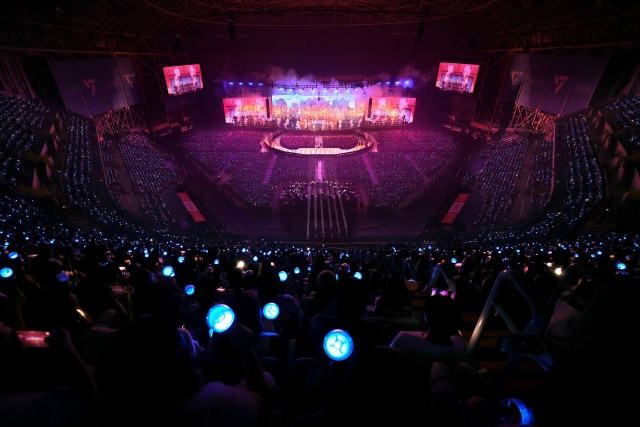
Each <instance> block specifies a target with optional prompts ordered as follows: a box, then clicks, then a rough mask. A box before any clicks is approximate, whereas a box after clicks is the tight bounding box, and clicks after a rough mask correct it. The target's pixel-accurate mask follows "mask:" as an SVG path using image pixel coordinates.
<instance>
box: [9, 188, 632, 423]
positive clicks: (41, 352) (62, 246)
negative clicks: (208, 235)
mask: <svg viewBox="0 0 640 427" xmlns="http://www.w3.org/2000/svg"><path fill="white" fill-rule="evenodd" d="M5 198H6V200H5V201H6V203H3V204H2V205H1V207H0V209H1V210H2V211H3V218H5V221H4V222H3V228H2V232H1V241H0V242H1V243H0V244H2V245H3V248H4V251H3V253H2V255H1V256H0V264H1V265H0V267H1V268H2V275H1V277H0V322H1V324H0V334H2V337H3V339H2V340H0V343H1V344H0V358H2V361H3V362H4V363H3V366H6V367H9V366H10V367H11V369H6V370H5V371H4V372H3V381H2V382H0V402H2V404H0V410H1V411H2V414H1V415H2V425H6V426H17V425H25V424H26V425H40V426H48V425H87V426H92V425H112V424H113V423H114V422H118V423H119V424H123V425H138V424H139V423H141V422H154V423H160V424H162V425H185V424H186V425H203V426H204V425H229V426H236V425H248V426H252V425H275V426H309V425H319V424H320V423H322V424H326V423H329V422H331V423H332V424H337V425H345V426H347V425H352V423H354V422H358V421H359V420H360V421H363V420H364V422H366V424H367V425H380V426H382V425H388V423H389V422H391V421H393V422H403V423H404V422H407V423H421V424H424V425H438V426H439V425H442V426H445V425H446V426H451V425H454V426H497V425H500V424H524V419H523V417H524V416H525V415H524V414H525V412H520V411H525V410H529V411H533V414H535V422H536V424H537V425H545V426H546V425H553V426H555V425H558V426H561V425H566V424H567V423H569V424H570V423H571V422H579V423H581V424H582V423H585V422H605V420H607V421H608V422H615V423H620V422H623V421H630V419H628V418H627V417H630V416H632V415H633V414H634V412H633V405H632V400H633V393H630V392H626V391H624V390H625V389H626V388H625V387H623V386H624V384H628V383H629V381H637V380H638V379H640V378H639V376H640V369H638V367H637V364H636V363H635V360H636V359H637V357H638V356H640V353H639V351H638V348H637V346H634V345H631V346H629V345H627V344H626V343H625V341H630V342H631V344H632V343H633V342H635V339H636V338H637V336H638V332H637V327H638V322H639V321H640V317H639V316H638V311H637V310H635V308H636V307H637V305H638V303H640V300H639V298H640V291H639V289H638V286H637V281H638V279H639V278H640V263H639V262H640V253H639V251H638V249H637V248H638V245H639V243H640V238H639V237H638V236H627V235H619V234H615V233H609V234H606V235H587V234H584V235H578V236H576V237H573V238H571V239H566V240H557V239H550V240H548V241H544V242H543V241H538V242H536V243H515V244H510V245H498V244H491V243H488V242H487V243H476V244H475V245H455V244H451V242H448V243H444V242H443V243H442V244H438V243H437V242H436V243H433V244H432V245H431V246H428V247H427V246H426V245H422V246H418V245H411V244H396V245H392V244H385V245H379V244H376V245H363V244H360V245H351V246H349V245H345V246H327V247H325V246H322V245H313V247H304V246H303V247H299V246H290V245H284V244H277V243H269V244H267V243H264V242H262V243H259V244H257V243H256V242H236V243H235V244H224V243H209V242H206V241H190V240H188V239H186V240H185V239H184V238H182V239H173V238H169V237H167V238H156V239H153V238H149V237H148V236H146V237H145V236H140V237H135V238H134V237H127V236H126V235H121V234H114V235H107V234H104V233H102V232H100V231H98V229H81V228H73V227H67V226H65V225H62V223H59V222H57V220H56V219H53V218H50V217H48V214H49V212H48V211H44V210H43V211H39V210H38V208H37V207H36V203H35V202H34V201H32V200H26V199H24V200H20V199H19V198H18V199H13V198H12V197H9V195H7V196H5ZM14 200H15V201H14ZM18 205H20V206H21V210H20V215H15V211H14V212H13V213H14V214H13V215H7V214H8V213H9V212H10V210H8V209H7V206H18ZM27 206H28V207H29V209H25V208H27ZM436 267H437V268H438V269H439V270H438V271H445V274H447V275H448V277H449V278H450V279H449V280H451V281H452V282H451V283H452V284H449V285H447V284H444V283H440V282H439V281H438V280H435V281H433V280H431V275H432V272H433V271H435V270H434V269H435V268H436ZM505 269H507V270H509V271H511V272H512V274H514V275H516V277H518V279H516V280H517V281H518V282H519V283H521V284H522V286H523V289H527V298H529V299H535V300H537V301H539V303H536V304H534V307H539V308H536V309H535V310H539V312H536V313H535V314H536V315H537V316H540V317H541V318H543V319H544V328H542V329H541V330H540V332H541V333H540V335H539V336H537V335H530V336H526V337H522V336H521V335H515V336H514V337H515V338H517V339H518V340H519V342H524V343H526V344H520V345H524V347H523V349H519V350H518V349H517V348H519V347H516V348H511V349H507V350H503V351H512V352H513V351H515V352H518V351H519V352H524V353H525V354H530V356H531V357H532V358H534V359H535V360H538V359H540V360H541V362H540V363H541V366H548V364H551V367H550V368H547V370H544V369H541V370H539V371H538V372H539V376H538V377H536V378H537V381H538V383H537V384H538V386H537V387H536V388H535V389H534V390H529V392H528V393H525V394H520V395H517V396H513V395H510V391H509V388H506V387H505V388H498V389H496V388H495V387H494V386H493V385H492V384H493V383H492V381H489V380H488V379H486V378H487V376H488V375H491V374H492V373H491V372H488V371H487V366H489V367H490V366H492V365H491V363H489V364H487V365H483V359H482V358H476V357H475V356H473V355H467V354H465V348H466V346H467V345H468V343H469V341H468V335H464V334H462V335H461V333H460V330H468V331H469V333H470V330H471V329H473V324H471V325H469V324H465V321H464V319H463V316H462V314H463V313H464V314H465V316H466V317H469V316H471V317H473V315H474V314H475V315H476V316H478V315H480V313H481V311H482V308H483V307H484V305H485V303H486V302H487V299H488V298H491V297H490V294H491V290H492V286H494V284H496V278H497V277H498V274H499V272H500V271H503V270H505ZM496 285H497V284H496ZM525 285H526V286H525ZM452 286H454V287H452ZM443 290H446V291H447V292H442V291H443ZM504 298H508V297H507V295H505V296H504ZM507 301H508V299H505V302H504V304H505V305H504V306H503V311H502V312H501V313H502V314H504V313H507V311H508V310H512V314H514V313H520V312H521V310H522V307H519V308H518V306H517V305H516V306H515V307H513V308H509V306H508V304H507ZM268 303H276V304H277V305H278V307H279V310H280V312H279V314H278V315H277V317H276V318H274V319H268V318H267V317H265V316H266V314H265V313H266V311H265V310H263V309H264V307H265V306H266V305H267V304H268ZM219 304H224V305H226V306H228V307H230V308H231V309H232V310H233V312H234V313H235V320H234V323H233V324H232V326H231V328H230V329H228V330H227V331H226V332H221V333H219V332H215V331H211V328H212V327H217V325H218V323H216V321H214V320H217V321H221V320H222V319H223V318H217V317H216V318H215V319H212V317H211V316H213V315H212V314H210V313H209V310H210V309H211V308H212V307H214V306H216V305H219ZM547 310H550V311H547ZM567 313H569V314H570V316H571V318H572V319H574V321H575V323H574V324H572V323H571V322H569V323H567V321H566V318H564V317H563V316H565V315H566V314H567ZM578 319H579V320H581V321H580V322H578V321H577V320H578ZM465 325H466V326H465ZM572 325H575V326H572ZM335 329H340V330H343V331H346V332H347V333H348V334H349V335H350V337H351V338H352V340H353V354H352V355H351V356H349V357H348V359H347V360H346V361H344V362H339V361H332V360H331V359H329V355H330V354H334V355H335V350H334V349H332V348H331V347H328V349H329V350H326V348H327V347H326V346H325V345H324V341H325V336H326V335H327V333H328V332H330V331H332V330H335ZM25 330H31V331H42V332H44V333H46V334H47V335H46V338H44V340H42V339H40V340H38V339H36V338H35V337H33V336H31V338H30V339H29V338H25V337H26V335H25V333H24V332H23V331H25ZM465 334H466V332H465ZM558 334H560V335H558ZM623 337H624V338H626V339H622V338H623ZM529 341H531V343H529ZM501 342H502V341H501ZM508 342H510V343H513V342H514V341H508ZM533 343H536V346H537V347H536V346H533ZM503 345H504V344H503ZM511 345H516V344H511ZM31 346H39V347H40V348H30V347H31ZM527 346H528V347H527ZM603 346H604V347H603ZM342 348H344V347H341V349H342ZM533 348H536V349H537V350H533ZM331 351H334V353H331ZM487 351H488V350H487ZM495 351H496V352H497V350H495ZM543 356H544V357H547V359H544V358H543ZM478 357H479V356H478ZM545 360H546V361H545ZM492 363H493V364H495V362H492ZM603 364H604V365H603ZM589 366H590V367H591V369H587V370H586V371H585V368H587V367H589ZM594 366H596V367H597V366H601V367H602V369H593V367H594ZM605 367H606V369H605ZM529 369H530V368H529ZM527 372H528V373H529V375H531V371H527ZM493 374H495V372H493ZM416 384H420V385H419V386H417V385H416ZM381 393H387V397H385V400H384V404H381V405H378V406H377V407H375V408H372V407H371V402H373V401H375V399H376V398H378V399H379V398H380V396H381ZM361 399H363V400H361ZM505 399H507V400H508V399H520V400H516V401H517V402H518V403H519V407H520V408H521V409H520V410H518V411H516V412H513V411H511V409H513V408H507V407H505ZM514 402H515V401H514ZM614 402H615V403H617V404H620V405H621V406H618V407H616V408H617V409H616V411H613V412H612V411H611V410H610V408H611V405H614ZM336 417H338V418H336Z"/></svg>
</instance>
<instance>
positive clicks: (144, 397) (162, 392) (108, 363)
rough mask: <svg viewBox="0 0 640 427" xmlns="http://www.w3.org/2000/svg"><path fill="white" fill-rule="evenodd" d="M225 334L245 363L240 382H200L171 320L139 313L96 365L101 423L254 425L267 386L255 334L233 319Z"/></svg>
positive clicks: (260, 410)
mask: <svg viewBox="0 0 640 427" xmlns="http://www.w3.org/2000/svg"><path fill="white" fill-rule="evenodd" d="M228 336H229V339H230V341H231V343H232V345H233V346H234V348H236V349H237V351H238V352H239V353H240V357H241V361H242V364H243V366H244V367H245V372H246V377H245V380H246V381H245V382H244V385H243V387H239V386H227V385H224V384H222V383H220V382H210V383H203V382H202V381H201V380H200V379H199V378H198V376H197V375H196V372H195V371H194V369H193V366H192V362H191V355H190V352H189V348H188V347H187V346H186V342H185V341H184V339H183V335H182V334H180V333H179V332H178V330H177V328H176V327H175V326H173V325H172V324H171V323H170V322H169V321H167V320H164V319H161V318H158V317H156V316H142V317H139V318H137V319H136V320H135V321H134V322H133V323H131V324H130V325H128V326H126V327H125V328H123V329H122V330H121V331H119V332H118V334H117V336H116V337H115V338H114V339H113V340H111V341H110V342H109V344H108V345H107V348H106V349H105V352H104V354H103V356H102V358H101V360H100V363H99V364H98V366H97V370H96V378H97V381H98V385H99V387H100V390H101V392H102V393H103V394H104V397H105V401H104V412H103V413H102V414H101V417H100V419H99V421H100V424H103V425H113V423H118V424H120V425H131V426H139V425H141V423H143V424H148V423H152V424H159V425H189V426H206V425H212V424H215V425H222V426H224V425H227V426H239V425H245V426H255V425H257V424H258V423H259V421H260V418H261V416H262V415H263V413H262V408H264V405H265V398H266V399H269V397H270V390H269V387H268V385H267V383H266V380H265V376H264V372H263V371H262V368H261V366H260V363H259V361H258V359H257V357H256V354H255V351H254V350H253V347H252V343H253V334H252V333H251V331H249V330H248V329H247V328H245V327H244V326H242V325H241V324H240V323H236V324H234V325H233V326H232V327H231V329H230V330H229V332H228Z"/></svg>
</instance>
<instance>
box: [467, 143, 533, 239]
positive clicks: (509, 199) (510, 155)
mask: <svg viewBox="0 0 640 427" xmlns="http://www.w3.org/2000/svg"><path fill="white" fill-rule="evenodd" d="M526 150H527V140H526V139H525V138H523V137H520V136H518V135H515V134H505V135H503V136H502V137H500V138H498V139H497V140H496V141H492V142H490V143H489V144H488V145H487V147H486V148H484V149H483V150H482V152H481V153H480V157H481V158H483V159H486V160H487V161H486V163H485V166H484V168H483V170H482V171H480V172H469V171H467V172H465V175H464V181H465V183H467V184H468V185H470V186H474V187H476V188H477V189H478V190H479V191H481V192H482V193H483V195H484V199H483V201H482V205H481V206H480V209H479V210H478V213H477V214H476V217H475V220H474V222H473V225H474V226H476V227H478V228H479V229H481V230H493V229H496V228H498V227H499V226H500V225H502V224H504V223H505V222H506V221H507V219H508V215H509V210H510V208H511V205H512V204H513V201H514V199H515V197H516V196H517V194H515V190H516V183H517V182H518V176H519V175H520V168H521V167H522V162H523V161H524V155H525V152H526Z"/></svg>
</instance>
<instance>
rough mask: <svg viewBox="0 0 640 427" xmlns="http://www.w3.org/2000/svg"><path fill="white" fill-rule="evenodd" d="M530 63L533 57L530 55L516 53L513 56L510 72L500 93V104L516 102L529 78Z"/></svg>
mask: <svg viewBox="0 0 640 427" xmlns="http://www.w3.org/2000/svg"><path fill="white" fill-rule="evenodd" d="M530 62H531V55H529V54H524V53H516V54H513V55H512V56H511V63H510V64H509V71H508V72H507V77H506V78H505V79H504V83H503V84H502V92H500V102H507V103H509V104H513V103H515V102H516V99H518V92H519V91H520V87H521V86H522V82H523V81H524V79H525V77H526V76H527V70H528V69H529V63H530Z"/></svg>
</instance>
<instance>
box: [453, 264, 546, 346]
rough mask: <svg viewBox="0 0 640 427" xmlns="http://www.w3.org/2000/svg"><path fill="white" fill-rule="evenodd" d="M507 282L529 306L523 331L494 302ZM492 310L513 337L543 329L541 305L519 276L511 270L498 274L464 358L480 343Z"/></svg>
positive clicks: (505, 311) (502, 308)
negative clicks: (529, 313)
mask: <svg viewBox="0 0 640 427" xmlns="http://www.w3.org/2000/svg"><path fill="white" fill-rule="evenodd" d="M507 282H510V283H512V284H513V286H514V288H515V290H517V291H518V292H520V294H521V295H522V296H523V297H524V299H525V300H526V301H527V303H528V304H529V308H530V309H531V319H530V321H529V322H528V323H527V326H526V327H525V328H524V330H521V329H520V328H519V327H518V326H517V325H516V324H515V322H514V320H513V318H512V317H511V315H510V314H509V313H507V309H506V307H504V306H503V305H501V304H499V303H497V302H496V301H495V298H496V295H497V294H498V291H499V290H500V288H501V287H502V286H503V285H504V284H505V283H507ZM492 309H494V310H495V311H496V312H497V313H498V314H499V315H500V317H502V319H503V320H504V322H505V323H506V325H507V327H508V328H509V331H511V333H512V334H514V335H531V334H536V333H539V332H541V331H542V329H543V328H544V318H543V317H542V313H543V304H542V301H541V300H540V298H539V297H538V296H537V295H536V294H535V293H534V292H533V291H532V290H529V289H528V287H527V286H526V285H524V284H523V282H522V281H521V276H520V274H519V273H518V272H516V271H513V270H505V271H502V272H500V274H498V277H497V278H496V281H495V283H494V285H493V288H492V289H491V293H490V294H489V297H488V298H487V302H486V303H485V305H484V308H483V309H482V313H480V317H479V318H478V322H477V323H476V327H475V328H474V330H473V333H472V334H471V339H470V340H469V344H467V348H466V350H465V356H467V357H468V356H470V355H471V354H473V351H474V350H475V348H476V346H477V345H478V342H479V341H480V337H481V336H482V333H483V332H484V328H485V324H486V322H487V319H488V318H489V315H490V314H491V310H492Z"/></svg>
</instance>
